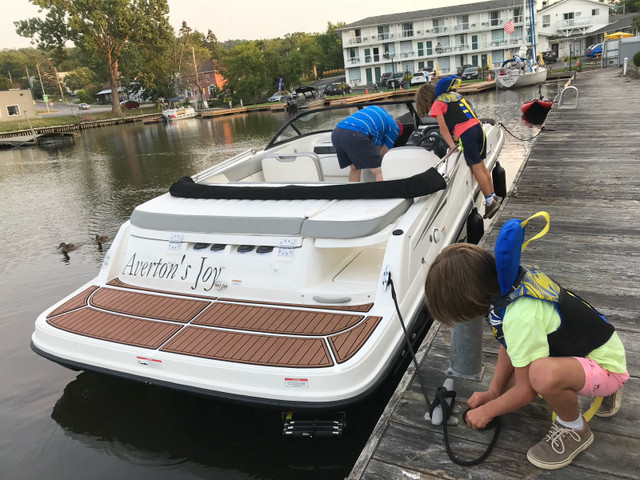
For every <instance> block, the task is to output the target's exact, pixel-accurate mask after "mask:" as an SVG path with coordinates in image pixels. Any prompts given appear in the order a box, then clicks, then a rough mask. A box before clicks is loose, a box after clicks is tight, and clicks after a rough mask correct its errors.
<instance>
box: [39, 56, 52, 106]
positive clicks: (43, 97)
mask: <svg viewBox="0 0 640 480" xmlns="http://www.w3.org/2000/svg"><path fill="white" fill-rule="evenodd" d="M40 63H42V62H40ZM40 63H36V70H37V71H38V78H39V79H40V88H41V89H42V100H44V104H45V106H46V107H47V113H49V102H48V101H47V99H46V98H45V97H46V95H45V93H44V85H43V84H42V75H40Z"/></svg>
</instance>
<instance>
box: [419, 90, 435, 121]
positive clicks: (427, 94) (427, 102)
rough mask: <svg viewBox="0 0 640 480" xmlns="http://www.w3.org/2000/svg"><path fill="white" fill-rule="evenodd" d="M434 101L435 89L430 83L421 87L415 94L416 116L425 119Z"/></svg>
mask: <svg viewBox="0 0 640 480" xmlns="http://www.w3.org/2000/svg"><path fill="white" fill-rule="evenodd" d="M435 101H436V87H434V86H433V85H432V84H430V83H425V84H424V85H422V86H421V87H420V88H419V89H418V91H417V92H416V110H417V111H418V115H420V116H421V117H426V116H427V115H428V114H429V110H431V106H432V105H433V102H435Z"/></svg>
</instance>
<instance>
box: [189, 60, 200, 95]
mask: <svg viewBox="0 0 640 480" xmlns="http://www.w3.org/2000/svg"><path fill="white" fill-rule="evenodd" d="M191 55H193V70H194V72H195V74H196V107H197V106H198V95H200V80H198V65H197V64H196V50H195V48H193V47H191Z"/></svg>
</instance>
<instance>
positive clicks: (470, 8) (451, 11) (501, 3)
mask: <svg viewBox="0 0 640 480" xmlns="http://www.w3.org/2000/svg"><path fill="white" fill-rule="evenodd" d="M515 7H522V5H518V4H516V3H514V1H513V0H494V1H491V2H478V3H467V4H464V5H453V6H450V7H440V8H430V9H428V10H416V11H413V12H403V13H390V14H387V15H378V16H375V17H367V18H364V19H362V20H358V21H357V22H353V23H350V24H348V25H345V26H344V27H340V28H338V29H336V30H339V31H341V30H350V29H353V28H360V27H370V26H378V25H386V24H391V23H404V22H416V21H420V20H428V19H431V18H434V17H448V16H451V15H458V14H468V13H476V12H483V11H494V10H502V9H505V8H515Z"/></svg>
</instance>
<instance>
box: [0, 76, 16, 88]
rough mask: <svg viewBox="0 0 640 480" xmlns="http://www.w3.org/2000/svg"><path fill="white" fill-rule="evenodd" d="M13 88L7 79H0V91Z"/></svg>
mask: <svg viewBox="0 0 640 480" xmlns="http://www.w3.org/2000/svg"><path fill="white" fill-rule="evenodd" d="M9 88H13V83H12V82H11V81H10V80H9V78H8V77H0V90H7V89H9Z"/></svg>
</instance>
